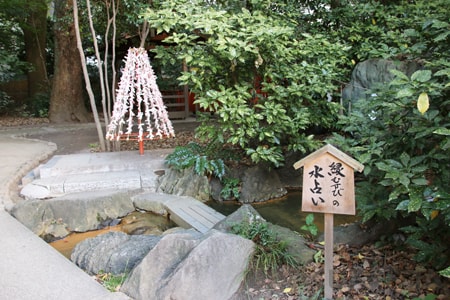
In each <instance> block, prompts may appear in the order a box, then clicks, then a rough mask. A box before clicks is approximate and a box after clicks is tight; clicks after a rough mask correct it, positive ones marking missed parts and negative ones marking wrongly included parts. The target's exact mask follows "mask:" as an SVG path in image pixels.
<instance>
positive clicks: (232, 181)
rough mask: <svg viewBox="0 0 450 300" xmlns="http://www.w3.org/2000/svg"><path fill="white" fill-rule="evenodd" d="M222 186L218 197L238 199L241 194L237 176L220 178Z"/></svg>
mask: <svg viewBox="0 0 450 300" xmlns="http://www.w3.org/2000/svg"><path fill="white" fill-rule="evenodd" d="M222 183H223V188H222V190H221V191H220V197H222V198H223V199H226V200H228V199H239V197H240V196H241V186H240V180H239V178H227V177H223V178H222Z"/></svg>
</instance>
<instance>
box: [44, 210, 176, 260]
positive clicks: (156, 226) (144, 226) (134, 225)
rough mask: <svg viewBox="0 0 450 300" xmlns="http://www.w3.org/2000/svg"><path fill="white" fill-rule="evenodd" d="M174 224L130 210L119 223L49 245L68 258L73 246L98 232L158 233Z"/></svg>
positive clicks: (96, 234) (76, 233) (163, 218)
mask: <svg viewBox="0 0 450 300" xmlns="http://www.w3.org/2000/svg"><path fill="white" fill-rule="evenodd" d="M174 226H176V225H175V224H174V223H173V222H171V221H169V220H168V218H167V217H163V216H160V215H156V214H154V213H150V212H138V211H135V212H132V213H130V214H129V215H127V216H125V217H124V218H123V219H122V220H121V222H120V224H119V225H116V226H108V227H106V228H104V229H99V230H92V231H87V232H80V233H78V232H74V233H71V234H69V235H68V236H66V237H65V238H63V239H60V240H57V241H54V242H52V243H50V245H51V246H52V247H53V248H55V249H56V250H58V251H59V252H60V253H61V254H62V255H64V256H65V257H67V258H68V259H70V255H71V253H72V250H73V248H75V246H76V245H77V244H78V243H79V242H81V241H84V240H85V239H88V238H94V237H96V236H98V235H100V234H104V233H107V232H110V231H122V232H125V233H127V234H154V235H160V234H162V233H163V232H164V231H165V230H167V229H169V228H170V227H174Z"/></svg>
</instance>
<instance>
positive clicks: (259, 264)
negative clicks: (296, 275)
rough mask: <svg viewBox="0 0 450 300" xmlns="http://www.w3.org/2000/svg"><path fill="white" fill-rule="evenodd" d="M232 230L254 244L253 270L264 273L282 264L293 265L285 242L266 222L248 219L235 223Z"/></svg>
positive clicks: (292, 259)
mask: <svg viewBox="0 0 450 300" xmlns="http://www.w3.org/2000/svg"><path fill="white" fill-rule="evenodd" d="M231 230H232V232H233V233H235V234H237V235H240V236H242V237H244V238H247V239H249V240H252V241H253V242H255V244H256V250H255V253H254V255H253V259H252V262H251V268H253V269H254V270H255V271H256V270H260V269H262V270H263V272H264V273H265V274H268V273H269V272H272V273H274V272H275V271H277V268H278V267H279V266H281V265H283V264H287V265H290V266H293V267H295V266H296V265H297V263H296V261H295V259H294V258H293V257H292V255H291V254H290V253H289V252H288V251H287V244H286V242H284V241H280V240H278V239H277V236H276V234H275V233H274V232H273V231H271V230H270V229H269V227H268V223H267V222H265V221H263V220H261V219H258V218H254V219H250V220H246V221H243V222H242V223H239V224H235V225H233V226H232V228H231Z"/></svg>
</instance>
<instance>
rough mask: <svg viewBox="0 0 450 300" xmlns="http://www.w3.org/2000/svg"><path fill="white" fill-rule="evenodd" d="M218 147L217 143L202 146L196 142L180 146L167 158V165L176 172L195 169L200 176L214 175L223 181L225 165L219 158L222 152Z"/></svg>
mask: <svg viewBox="0 0 450 300" xmlns="http://www.w3.org/2000/svg"><path fill="white" fill-rule="evenodd" d="M217 147H218V144H217V143H210V144H209V145H208V146H201V145H199V144H197V143H195V142H191V143H189V144H187V145H186V146H178V147H176V148H175V150H174V151H173V152H172V153H171V154H169V155H168V156H167V157H166V163H167V164H168V165H169V166H170V167H172V168H174V169H175V170H183V169H187V168H190V167H194V171H195V173H196V174H198V175H205V174H206V175H214V176H216V177H217V178H219V179H221V178H222V177H223V176H224V175H225V163H224V161H223V159H222V158H218V157H217V155H218V153H219V152H220V151H217V149H218V148H217Z"/></svg>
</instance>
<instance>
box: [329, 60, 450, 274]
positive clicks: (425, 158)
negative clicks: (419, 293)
mask: <svg viewBox="0 0 450 300" xmlns="http://www.w3.org/2000/svg"><path fill="white" fill-rule="evenodd" d="M447 65H448V63H447ZM430 67H431V66H430ZM445 67H446V63H445V62H442V64H441V68H443V69H441V70H436V69H435V70H433V71H432V70H429V69H425V70H419V71H416V72H415V73H413V74H412V76H411V77H410V78H408V77H407V76H406V75H405V74H403V73H401V72H398V71H393V73H394V74H395V75H396V78H395V79H394V80H393V81H392V82H391V83H390V84H389V85H386V86H384V87H380V88H377V89H374V90H372V91H370V93H374V94H376V96H375V97H372V99H370V100H369V101H365V102H363V101H360V102H358V103H357V104H356V105H355V107H354V109H353V111H352V112H351V113H350V114H349V115H348V116H344V117H342V119H341V121H340V124H343V125H344V126H343V130H344V131H345V132H346V135H345V137H344V136H342V135H337V134H336V135H335V136H334V138H332V139H331V140H330V142H332V143H336V144H339V145H340V146H341V147H343V148H344V150H346V151H348V152H350V153H351V154H352V155H353V156H354V157H355V158H356V159H358V160H359V161H360V162H361V163H363V164H364V165H365V169H364V175H365V177H366V178H365V181H363V182H361V183H359V184H358V185H357V187H358V188H357V198H358V201H359V203H358V208H359V210H360V212H361V213H362V216H363V221H367V220H369V219H371V218H373V217H375V218H381V219H391V218H397V217H401V216H402V217H408V218H411V217H412V218H415V222H416V224H414V225H411V226H408V227H406V228H404V229H403V230H404V231H405V232H407V233H408V234H409V237H408V239H407V242H408V243H409V244H410V245H411V246H413V247H414V248H416V249H418V251H419V252H418V255H417V257H416V258H417V259H418V260H419V261H421V262H430V263H432V264H433V265H434V266H435V267H436V268H443V267H445V266H447V265H446V264H448V263H450V255H449V250H450V249H449V245H450V235H449V234H448V233H449V232H450V197H449V185H448V183H449V182H450V169H449V166H450V156H449V154H448V153H449V152H448V151H449V148H450V138H449V135H448V126H449V124H450V123H449V121H448V120H449V119H448V118H449V105H450V101H449V100H448V99H449V92H448V89H446V86H448V83H447V82H448V81H447V80H448V78H449V74H450V72H449V70H450V68H449V67H447V69H445ZM430 99H431V100H430ZM427 100H428V101H427Z"/></svg>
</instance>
